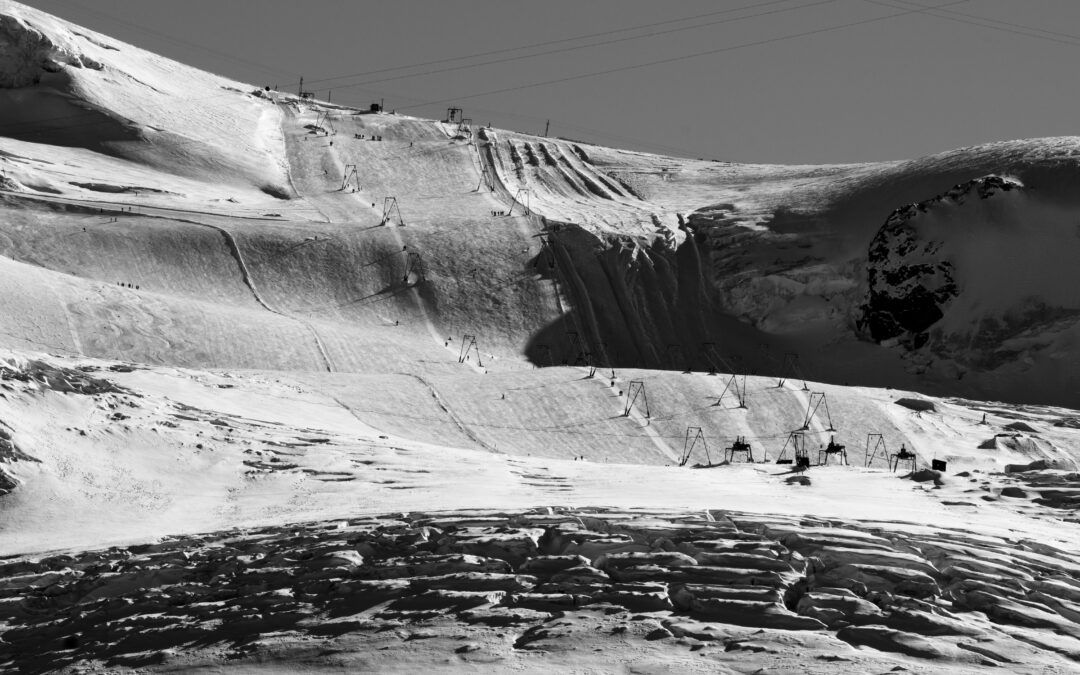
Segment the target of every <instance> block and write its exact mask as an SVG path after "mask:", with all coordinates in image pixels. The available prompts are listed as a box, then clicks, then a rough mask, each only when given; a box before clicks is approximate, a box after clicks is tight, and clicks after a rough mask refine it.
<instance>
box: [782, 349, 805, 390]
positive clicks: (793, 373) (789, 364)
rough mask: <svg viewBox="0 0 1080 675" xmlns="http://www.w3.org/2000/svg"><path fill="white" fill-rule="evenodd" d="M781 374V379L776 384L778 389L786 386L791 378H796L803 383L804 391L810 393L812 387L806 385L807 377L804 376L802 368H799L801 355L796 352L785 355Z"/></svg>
mask: <svg viewBox="0 0 1080 675" xmlns="http://www.w3.org/2000/svg"><path fill="white" fill-rule="evenodd" d="M780 373H781V375H780V379H779V381H777V383H776V386H777V387H782V386H784V383H785V382H787V380H788V378H789V377H795V378H798V379H800V380H802V381H803V383H802V390H803V391H810V387H809V386H807V384H806V377H805V376H804V375H803V374H802V368H800V367H799V355H798V354H796V353H795V352H788V353H787V354H784V365H783V366H782V367H781V369H780Z"/></svg>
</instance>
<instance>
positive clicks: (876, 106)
mask: <svg viewBox="0 0 1080 675" xmlns="http://www.w3.org/2000/svg"><path fill="white" fill-rule="evenodd" d="M27 4H30V5H32V6H34V7H37V8H39V9H42V10H44V11H47V12H50V13H52V14H56V15H58V16H61V17H63V18H65V19H68V20H71V21H74V22H76V23H79V24H82V25H84V26H87V27H89V28H92V29H94V30H97V31H100V32H102V33H106V34H108V35H111V36H113V37H116V38H117V39H120V40H123V41H125V42H130V43H133V44H136V45H139V46H141V47H144V48H146V49H149V50H152V51H155V52H158V53H161V54H164V55H167V56H170V57H172V58H175V59H177V60H179V61H183V62H185V63H188V64H191V65H194V66H197V67H199V68H203V69H206V70H210V71H212V72H216V73H219V74H222V75H227V76H229V77H233V78H236V79H240V80H243V81H246V82H251V83H253V84H256V85H263V84H278V85H281V86H282V87H283V88H284V87H285V86H286V85H289V86H295V85H294V83H295V82H296V80H298V79H299V77H300V76H301V75H303V76H304V77H305V78H306V81H307V82H308V83H310V84H311V86H310V87H308V86H305V88H306V89H314V90H316V91H317V92H318V94H319V96H320V97H325V95H326V90H327V89H333V94H332V96H333V100H335V101H341V102H344V103H350V104H357V105H362V104H366V103H368V102H369V101H372V100H377V99H379V98H383V97H385V99H386V106H387V108H396V109H397V110H398V111H399V112H407V113H410V114H415V115H421V116H427V117H435V118H439V117H442V115H443V113H444V112H445V110H446V107H447V106H448V105H450V104H455V103H456V104H457V105H459V106H460V107H462V108H464V109H465V114H466V116H468V117H471V118H473V120H474V121H475V122H477V123H487V122H491V123H493V124H494V125H495V126H501V127H508V128H511V129H517V130H520V131H526V132H533V133H539V132H542V131H543V129H544V123H545V120H547V119H550V120H551V134H552V135H559V136H567V137H571V138H577V139H580V140H586V141H593V142H598V143H603V144H606V145H614V146H619V147H627V148H633V149H639V150H648V151H653V152H661V153H666V154H678V155H684V156H691V157H707V158H716V159H722V160H731V161H743V162H783V163H821V162H847V161H861V160H876V159H900V158H907V157H914V156H918V155H922V154H927V153H931V152H936V151H939V150H945V149H949V148H954V147H960V146H964V145H971V144H975V143H981V142H984V141H993V140H1004V139H1011V138H1021V137H1031V136H1049V135H1070V134H1076V133H1080V128H1078V126H1080V122H1078V117H1080V116H1078V110H1077V108H1078V107H1080V105H1078V104H1080V96H1078V95H1077V93H1076V92H1077V84H1076V75H1075V73H1076V71H1077V65H1076V64H1077V62H1078V61H1080V2H1077V1H1076V0H967V1H964V2H957V1H956V0H951V1H950V0H756V1H754V0H680V1H678V2H660V1H659V0H543V1H533V2H519V1H516V0H456V1H454V0H423V1H422V0H379V1H371V2H358V1H349V0H303V1H298V0H169V1H165V0H29V2H28V3H27ZM926 6H937V7H944V9H939V10H934V11H929V10H922V9H919V8H920V7H926ZM739 8H743V9H739ZM728 10H733V11H728ZM722 11H726V12H727V13H722V14H721V13H718V12H722ZM703 14H710V16H705V17H699V18H696V19H691V20H681V19H684V18H685V17H694V16H698V15H703ZM755 15H756V16H755ZM890 15H896V16H890ZM661 22H663V23H661ZM718 22H723V23H718ZM645 24H653V25H650V26H648V27H646V28H640V29H637V30H631V31H624V30H622V29H627V28H631V27H634V26H642V25H645ZM846 24H856V25H848V26H846V27H840V26H845V25H846ZM834 27H839V28H834ZM613 31H615V32H613ZM660 32H663V34H657V35H652V36H649V37H642V38H640V39H629V40H627V39H625V38H629V37H634V36H640V35H644V34H646V33H660ZM598 33H606V34H605V35H598V36H594V37H589V38H585V39H576V40H567V38H576V37H579V36H583V35H595V34H598ZM556 40H562V42H557V43H553V44H545V45H544V46H542V47H534V48H531V49H525V50H519V49H518V48H520V47H523V46H526V45H532V44H537V43H552V42H553V41H556ZM613 40H619V41H618V42H611V41H613ZM597 42H610V44H606V45H596V44H595V43H597ZM581 45H592V46H588V47H585V48H580V49H572V50H567V48H570V47H578V46H581ZM744 45H746V46H744ZM494 50H514V51H503V52H501V53H497V54H490V55H488V56H482V57H476V58H471V59H465V60H452V59H455V58H456V57H462V56H469V55H474V54H478V53H482V52H491V51H494ZM552 50H562V51H559V52H558V53H551V54H546V55H542V56H536V57H535V58H516V60H507V59H510V58H515V57H522V56H526V55H530V54H536V53H538V52H548V51H552ZM706 51H712V52H713V53H711V54H704V55H701V56H694V57H692V58H681V57H685V56H689V55H693V54H699V53H701V52H706ZM664 59H674V60H671V61H669V62H668V63H661V64H656V65H650V66H644V67H640V68H630V69H625V70H620V71H619V72H612V73H608V74H603V75H597V76H593V77H581V78H579V79H572V80H569V81H565V82H559V83H552V84H546V85H543V86H525V85H531V84H534V83H541V82H549V81H551V80H556V79H560V78H568V77H574V76H578V75H585V74H588V73H596V72H598V71H611V70H616V69H623V68H627V67H630V66H636V65H638V64H644V63H647V62H653V61H660V60H664ZM488 61H500V62H497V63H490V64H488V65H479V66H475V67H468V68H463V69H457V70H446V71H444V72H440V73H431V72H428V71H432V70H439V69H447V68H451V67H455V66H462V65H473V64H477V63H481V62H488ZM420 63H423V64H426V65H423V66H419V67H413V68H406V69H400V68H401V67H402V66H410V65H412V64H420ZM389 69H397V70H389ZM422 73H427V74H422ZM338 76H348V77H343V78H341V79H337V80H334V81H324V82H319V81H318V80H322V79H325V78H332V77H338ZM387 78H394V79H387ZM378 80H385V81H378ZM516 87H523V88H520V89H513V90H510V91H502V92H501V93H492V94H487V95H483V96H477V95H476V94H484V93H486V92H492V91H496V90H505V89H511V88H516ZM425 103H426V104H427V105H425Z"/></svg>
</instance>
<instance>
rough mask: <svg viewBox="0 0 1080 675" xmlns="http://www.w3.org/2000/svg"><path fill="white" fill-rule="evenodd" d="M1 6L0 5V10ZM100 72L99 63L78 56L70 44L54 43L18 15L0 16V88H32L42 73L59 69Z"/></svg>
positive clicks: (81, 55) (100, 66) (86, 57)
mask: <svg viewBox="0 0 1080 675" xmlns="http://www.w3.org/2000/svg"><path fill="white" fill-rule="evenodd" d="M3 7H4V5H3V4H0V9H3ZM65 65H66V66H72V67H75V68H83V67H86V68H93V69H94V70H101V69H102V68H103V66H102V64H101V63H100V62H98V61H96V60H94V59H92V58H90V57H89V56H86V55H85V54H80V53H78V52H77V51H75V49H74V45H73V44H72V43H70V42H66V41H65V43H64V44H58V43H56V42H54V41H53V40H52V39H51V38H50V36H48V35H46V34H45V33H43V32H41V31H40V30H38V29H36V28H34V27H33V26H31V25H28V24H27V23H26V22H25V20H24V19H22V18H21V17H18V16H0V89H16V88H19V87H25V86H28V85H34V84H37V83H38V82H40V81H41V78H42V76H43V75H44V74H45V73H55V72H58V71H59V70H60V69H61V68H62V67H63V66H65Z"/></svg>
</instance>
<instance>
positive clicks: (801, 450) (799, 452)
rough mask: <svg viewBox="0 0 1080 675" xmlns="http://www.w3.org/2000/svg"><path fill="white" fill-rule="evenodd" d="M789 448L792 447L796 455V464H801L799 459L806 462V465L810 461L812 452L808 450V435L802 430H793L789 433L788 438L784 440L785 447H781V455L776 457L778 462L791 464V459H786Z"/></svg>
mask: <svg viewBox="0 0 1080 675" xmlns="http://www.w3.org/2000/svg"><path fill="white" fill-rule="evenodd" d="M788 448H791V450H792V452H793V453H794V455H795V464H799V460H802V461H803V462H805V463H806V464H804V466H805V465H808V464H809V463H810V454H809V453H808V452H807V451H806V436H805V435H804V434H803V432H801V431H792V432H791V433H790V434H788V437H787V440H786V441H784V447H782V448H780V456H779V457H777V458H776V463H777V464H789V463H791V460H788V461H787V462H785V461H784V457H785V456H786V455H787V452H788Z"/></svg>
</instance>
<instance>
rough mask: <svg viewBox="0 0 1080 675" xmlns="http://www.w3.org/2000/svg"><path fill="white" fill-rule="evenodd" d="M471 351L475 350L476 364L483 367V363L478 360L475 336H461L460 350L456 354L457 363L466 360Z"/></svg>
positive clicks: (478, 349) (478, 354)
mask: <svg viewBox="0 0 1080 675" xmlns="http://www.w3.org/2000/svg"><path fill="white" fill-rule="evenodd" d="M472 352H476V365H478V366H481V367H483V365H484V364H483V363H481V362H480V347H478V346H477V345H476V336H475V335H464V336H462V338H461V352H460V353H459V354H458V363H465V361H466V360H468V358H469V355H470V354H471V353H472Z"/></svg>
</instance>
